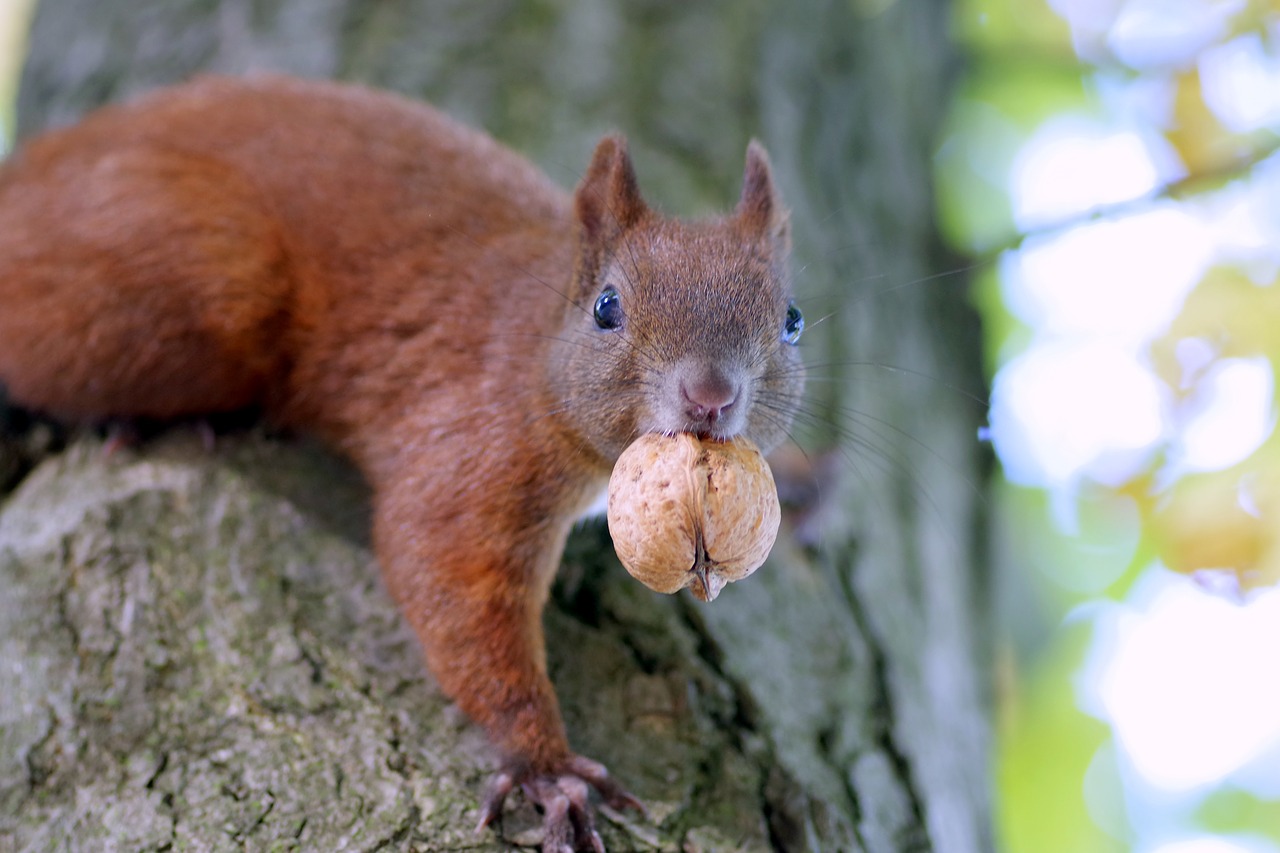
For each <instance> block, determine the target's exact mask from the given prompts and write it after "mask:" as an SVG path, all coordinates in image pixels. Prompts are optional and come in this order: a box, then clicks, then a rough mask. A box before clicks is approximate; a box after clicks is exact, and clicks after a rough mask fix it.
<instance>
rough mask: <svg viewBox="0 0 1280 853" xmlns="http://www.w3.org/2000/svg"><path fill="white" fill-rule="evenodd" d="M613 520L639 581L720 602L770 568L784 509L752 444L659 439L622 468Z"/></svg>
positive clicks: (622, 461) (615, 478)
mask: <svg viewBox="0 0 1280 853" xmlns="http://www.w3.org/2000/svg"><path fill="white" fill-rule="evenodd" d="M608 519H609V534H610V535H611V536H612V537H613V546H614V550H616V551H617V552H618V559H620V560H621V561H622V565H624V566H626V568H627V571H628V572H630V573H631V576H632V577H634V578H636V579H637V580H639V581H640V582H641V583H643V584H644V585H645V586H647V587H649V588H650V589H652V590H654V591H656V592H666V593H671V592H676V591H678V590H681V589H683V588H684V587H686V586H687V587H690V590H691V591H692V592H693V594H694V595H695V596H696V597H697V598H699V599H701V600H702V601H712V600H713V599H715V597H716V596H717V595H719V594H720V590H721V589H723V588H724V585H725V584H726V583H729V582H731V581H736V580H741V579H743V578H745V577H746V576H747V575H749V574H751V573H752V572H754V571H755V570H756V569H758V568H760V565H761V564H762V563H764V560H765V557H767V556H768V555H769V549H771V548H772V547H773V543H774V540H775V539H777V537H778V524H779V522H780V521H781V519H782V511H781V508H780V507H779V506H778V490H777V487H776V486H775V485H774V482H773V472H772V471H770V470H769V464H768V463H767V462H765V460H764V456H763V455H761V453H760V450H759V449H758V448H757V447H756V446H755V445H754V444H753V443H752V442H750V441H748V440H747V439H745V438H736V439H733V440H732V441H718V440H716V439H706V440H703V439H700V438H698V437H697V436H695V435H691V434H689V433H678V434H676V435H657V434H653V433H650V434H648V435H644V436H641V437H640V438H639V439H638V440H637V441H636V442H635V443H633V444H632V445H631V446H630V447H628V448H627V449H626V450H624V451H623V452H622V455H621V456H619V457H618V461H617V463H616V464H615V465H614V466H613V474H612V476H611V477H610V478H609V508H608Z"/></svg>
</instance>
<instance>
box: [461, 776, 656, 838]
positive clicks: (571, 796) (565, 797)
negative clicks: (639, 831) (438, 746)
mask: <svg viewBox="0 0 1280 853" xmlns="http://www.w3.org/2000/svg"><path fill="white" fill-rule="evenodd" d="M517 784H518V785H519V786H520V789H521V790H522V791H523V792H524V795H525V797H526V798H527V799H528V800H529V801H530V802H531V803H533V804H534V805H535V806H537V807H538V809H539V810H540V811H541V812H542V830H543V838H542V850H543V853H574V851H577V850H590V851H592V853H605V849H604V842H603V841H602V840H601V838H600V834H599V833H598V832H596V827H595V819H594V817H593V816H592V810H591V804H590V803H589V802H588V795H589V790H590V788H595V789H596V790H597V791H598V792H599V793H600V796H601V797H602V798H603V799H604V801H605V802H606V803H608V804H609V806H610V807H611V808H615V809H618V810H621V809H626V808H632V809H635V810H637V811H639V812H640V813H641V814H643V815H645V816H646V817H647V816H648V812H647V811H646V809H645V807H644V804H643V803H641V802H640V800H638V799H637V798H636V797H634V796H632V795H631V794H630V793H628V792H627V791H626V790H624V789H623V788H622V786H621V785H619V784H618V783H617V782H616V781H614V780H613V779H612V778H611V777H610V776H609V771H608V770H606V769H605V767H604V765H603V764H600V763H599V762H597V761H592V760H591V759H589V758H583V757H581V756H578V755H574V756H570V757H569V758H568V759H567V760H566V761H565V762H564V763H563V764H561V765H560V766H559V767H558V768H556V769H555V770H552V771H550V772H544V773H535V772H533V771H528V770H525V771H513V770H510V769H508V770H503V771H501V772H500V773H498V775H497V776H495V777H493V780H492V781H491V782H490V783H489V788H488V790H487V791H486V793H485V797H484V801H483V802H482V804H481V807H480V821H479V823H477V825H476V831H477V832H481V831H483V830H484V828H485V827H487V826H489V825H490V824H492V823H493V822H494V821H495V820H497V819H498V816H499V815H501V814H502V806H503V803H504V802H505V801H506V798H507V795H508V794H510V793H511V791H512V790H513V789H514V788H515V786H516V785H517Z"/></svg>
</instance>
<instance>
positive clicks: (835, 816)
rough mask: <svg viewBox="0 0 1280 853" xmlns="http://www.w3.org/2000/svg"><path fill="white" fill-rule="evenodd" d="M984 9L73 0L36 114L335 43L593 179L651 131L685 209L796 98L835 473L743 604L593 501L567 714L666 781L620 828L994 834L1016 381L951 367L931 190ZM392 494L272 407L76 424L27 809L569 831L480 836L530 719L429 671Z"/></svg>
mask: <svg viewBox="0 0 1280 853" xmlns="http://www.w3.org/2000/svg"><path fill="white" fill-rule="evenodd" d="M713 6H714V8H713ZM946 29H947V9H946V8H945V6H944V5H942V4H936V3H930V2H923V1H922V2H913V3H896V4H891V3H890V4H885V3H878V2H876V0H801V1H800V2H791V3H787V4H770V3H765V2H763V0H748V2H743V3H738V4H733V5H732V6H730V5H729V4H699V3H685V2H677V0H654V2H645V3H622V2H612V3H603V2H598V0H558V2H544V3H527V2H526V3H520V2H515V0H506V2H504V1H503V0H484V2H477V0H437V2H433V3H431V4H407V3H386V2H368V0H366V2H361V0H279V2H249V0H223V2H221V3H219V4H211V3H207V2H196V0H163V2H160V0H42V2H41V4H40V7H39V9H38V12H37V16H36V20H35V26H34V32H33V36H32V42H31V47H30V57H29V60H28V62H27V66H26V70H25V73H24V78H23V82H22V88H21V96H20V103H19V127H20V132H21V133H23V134H29V133H32V132H35V131H37V130H39V129H41V128H44V127H48V126H51V125H56V124H62V123H66V122H69V121H72V120H74V119H75V118H76V117H77V116H79V115H82V114H83V113H84V112H85V111H86V110H88V109H90V108H91V107H93V106H96V105H98V104H100V103H102V102H104V101H109V100H119V99H122V98H126V97H128V96H130V95H133V94H136V93H138V92H140V91H143V90H145V89H148V88H151V87H153V86H156V85H159V84H162V83H167V82H173V81H176V80H180V79H183V78H185V77H187V76H189V75H191V74H192V73H195V72H197V71H220V72H234V73H241V72H247V71H257V70H263V69H272V70H283V71H289V72H293V73H300V74H307V75H313V76H325V77H337V78H344V79H351V80H357V81H362V82H366V83H370V84H373V85H378V86H382V87H387V88H392V89H396V90H399V91H402V92H407V93H410V94H412V95H414V96H417V97H421V98H423V99H426V100H429V101H432V102H434V103H436V104H437V105H439V106H441V107H443V108H444V109H445V110H447V111H448V112H450V113H452V114H454V115H455V116H457V117H459V118H461V119H463V120H466V121H468V122H470V123H472V124H475V125H478V126H481V127H484V128H486V129H488V130H489V131H490V132H492V133H493V134H494V135H495V136H497V137H498V138H500V139H502V140H503V141H505V142H507V143H509V144H510V145H512V147H514V148H516V149H517V150H520V151H522V152H524V153H526V154H528V155H529V156H530V157H532V158H533V159H534V160H535V161H537V162H539V163H540V164H542V165H543V166H544V168H546V170H547V171H548V173H549V174H551V175H552V176H553V177H554V178H555V179H556V180H558V181H559V182H560V183H561V184H563V185H566V186H571V185H572V184H573V183H574V182H576V180H577V178H578V176H579V173H580V171H581V170H582V169H583V168H584V167H585V164H586V163H587V159H588V155H589V153H590V150H591V148H592V146H593V144H594V142H595V140H596V138H597V137H598V136H599V134H600V133H601V132H603V131H606V130H609V129H613V128H617V129H620V130H622V131H623V132H625V133H626V134H627V135H628V137H629V138H630V140H631V144H632V150H633V153H634V155H635V158H636V161H637V170H638V172H639V175H640V181H641V184H642V186H643V187H644V190H645V193H646V195H647V197H649V198H650V199H652V200H653V201H655V202H658V203H660V204H662V205H663V206H664V207H665V208H666V209H668V210H673V211H677V212H680V213H682V214H686V215H697V214H700V213H704V212H708V211H710V210H712V209H717V208H724V207H726V206H728V205H729V204H731V203H732V202H733V201H734V200H735V198H736V185H737V181H738V180H739V176H740V175H741V164H742V157H743V152H744V149H745V145H746V141H747V140H748V139H749V138H750V137H751V136H753V135H755V136H759V137H760V138H761V139H762V141H764V142H765V144H766V147H767V148H768V149H769V151H770V153H771V155H772V158H773V161H774V165H775V169H776V178H777V181H778V183H779V185H780V187H781V189H782V192H783V195H784V198H785V199H786V200H787V202H788V204H789V205H790V207H791V208H792V230H793V233H794V235H795V243H796V256H795V261H794V264H793V268H794V269H795V270H797V271H798V272H797V285H798V290H799V292H800V294H801V296H802V306H803V307H804V308H805V311H806V314H807V316H808V317H809V320H810V324H811V329H810V331H809V332H807V333H806V338H805V341H804V344H803V346H804V349H805V352H806V356H807V357H806V361H808V362H809V363H811V364H813V365H815V367H813V368H811V373H810V375H811V382H810V389H811V393H810V395H809V400H810V401H809V404H808V414H807V416H806V417H805V419H804V420H805V422H806V423H804V424H802V425H800V426H801V427H802V428H800V429H798V430H797V432H798V435H799V437H800V438H801V439H802V440H803V442H804V443H805V444H806V446H807V447H809V448H811V451H812V452H811V455H812V456H813V458H815V459H818V460H830V462H829V463H820V465H819V468H820V474H821V482H822V483H823V489H822V496H821V499H820V500H819V502H818V504H817V508H816V509H814V510H813V511H812V512H810V513H809V514H808V515H807V516H806V517H804V518H803V520H801V519H799V518H797V517H794V516H793V517H792V518H791V520H790V522H789V523H790V531H791V532H790V533H789V534H787V535H784V537H783V539H782V540H780V543H779V545H778V547H777V548H776V549H775V553H774V556H773V557H772V558H771V561H770V563H769V565H767V566H766V567H765V568H764V569H762V570H761V571H760V572H758V573H757V574H756V575H755V576H753V577H752V578H751V579H750V580H749V581H746V582H744V583H741V584H736V585H734V586H733V587H731V588H729V589H727V590H726V591H725V593H724V594H723V595H722V596H721V597H720V599H718V600H717V601H716V602H715V604H714V605H711V606H704V605H699V604H698V603H697V602H695V601H693V600H691V599H690V598H688V597H687V596H686V595H684V594H681V595H680V596H676V597H662V596H657V595H654V594H651V593H649V592H648V591H647V590H645V589H643V588H642V587H640V586H639V585H638V584H636V583H635V582H634V581H632V580H631V579H630V578H628V577H627V576H626V575H625V573H623V572H622V571H621V569H620V568H619V567H618V566H617V564H616V561H615V560H614V559H613V557H612V554H611V551H610V549H609V547H608V538H607V534H605V533H604V532H603V530H602V529H601V528H600V527H599V526H589V527H587V528H586V529H584V530H582V531H581V532H580V533H579V534H577V535H576V536H575V537H574V539H573V540H572V542H571V543H570V547H569V552H568V554H567V556H566V560H565V568H564V570H563V571H562V573H561V579H560V581H559V582H558V585H557V588H556V594H555V600H554V602H553V605H552V606H551V607H550V608H549V610H548V613H547V617H546V618H547V621H548V623H549V625H551V626H553V630H551V631H550V632H549V635H550V636H549V640H550V649H549V655H550V658H551V667H552V676H553V680H554V681H555V683H556V685H557V689H558V691H559V694H560V697H561V701H562V705H563V708H564V711H565V717H566V723H567V725H568V728H569V732H570V738H571V740H573V742H574V746H575V747H576V748H577V749H580V750H581V751H582V752H584V753H586V754H588V755H592V756H593V757H596V758H599V759H600V760H602V761H604V762H605V763H606V764H608V765H609V766H610V768H611V769H612V770H613V771H614V773H615V775H617V776H618V777H620V778H621V779H622V780H624V781H625V782H626V783H627V784H628V785H629V786H631V787H632V789H633V790H634V792H635V793H636V794H637V795H639V796H640V797H641V798H642V799H643V800H645V802H646V803H647V804H648V805H649V807H650V809H651V811H652V819H651V820H649V821H646V820H642V819H638V818H634V817H632V816H630V815H616V814H613V813H611V812H608V811H607V810H606V812H605V819H604V820H602V821H601V823H602V831H603V834H604V835H605V840H606V843H607V844H608V846H609V849H610V850H654V849H660V850H767V849H780V850H869V851H881V850H928V849H937V850H943V851H970V850H973V851H977V850H987V849H990V848H991V847H992V841H991V831H990V827H989V817H990V815H989V811H990V803H989V790H988V784H989V783H988V773H987V770H988V768H987V753H988V747H989V737H990V734H989V721H988V711H989V708H988V696H987V690H988V686H987V675H988V672H987V660H988V648H987V637H986V634H985V629H984V626H985V623H986V618H987V615H988V609H987V601H986V597H985V595H984V593H985V590H984V589H983V587H982V582H981V579H982V577H983V575H982V568H981V567H982V560H983V558H984V555H983V553H982V550H981V549H982V546H983V542H982V536H981V535H980V531H981V530H982V524H983V520H982V517H981V515H982V513H981V500H980V496H979V492H980V491H981V488H982V477H983V472H982V458H983V453H982V452H981V450H980V448H979V447H978V446H977V443H976V439H975V435H976V429H977V425H978V421H979V418H980V417H981V414H982V413H981V411H980V409H979V407H977V406H975V405H973V404H972V403H966V401H965V400H964V399H963V397H962V396H961V395H958V394H956V393H954V392H953V391H952V390H951V389H955V388H975V387H977V386H979V385H980V362H979V354H978V347H979V339H978V337H977V334H976V331H975V326H976V321H975V319H974V317H973V315H972V313H971V312H970V311H969V310H968V308H967V307H966V293H965V288H964V285H963V282H961V281H958V280H956V279H955V278H946V279H942V280H941V283H939V282H934V283H922V279H923V278H924V277H925V276H928V275H929V274H931V273H936V272H939V271H943V270H946V269H948V268H949V266H950V265H951V264H953V261H951V260H950V259H948V258H947V257H946V255H945V253H944V252H943V251H942V250H941V248H940V246H939V242H938V238H937V235H936V233H935V231H934V227H933V225H932V199H931V194H930V193H931V190H930V178H931V157H932V146H933V145H934V140H935V139H936V131H937V126H938V123H939V117H940V116H941V115H942V114H943V112H944V110H945V106H946V99H947V96H948V81H949V79H950V78H951V77H952V76H953V74H954V71H955V69H954V61H953V56H952V54H951V52H950V50H951V48H950V46H949V45H948V43H947V40H946ZM908 285H910V286H908ZM0 310H3V309H2V308H0ZM820 319H821V320H822V321H823V322H815V321H817V320H820ZM889 367H893V368H898V370H889V369H888V368H889ZM924 377H930V378H929V379H925V378H924ZM827 447H829V448H831V450H830V451H829V452H823V450H822V449H823V448H827ZM3 452H4V451H3V450H0V454H2V453H3ZM10 453H12V451H10ZM11 461H12V460H10V462H11ZM4 463H5V459H3V458H0V472H3V471H4V469H5V464H4ZM366 515H367V500H366V496H365V494H364V492H363V489H362V487H361V485H360V484H359V483H358V482H357V481H356V480H355V478H354V477H353V475H352V474H351V473H350V472H349V471H348V470H347V469H346V468H345V467H343V466H342V465H340V464H337V463H335V462H334V461H333V460H332V459H331V458H329V457H328V456H326V455H325V454H324V453H322V452H319V451H317V450H315V449H314V448H310V447H308V446H305V445H300V444H298V443H296V442H286V441H281V440H277V439H272V438H269V437H265V436H263V435H258V434H254V435H249V436H238V437H233V438H230V439H221V440H220V441H219V444H218V447H217V449H216V450H215V451H214V452H209V451H207V450H206V449H205V448H204V447H203V445H202V442H201V441H199V440H198V438H197V437H196V435H195V433H194V432H193V431H191V430H184V429H181V428H179V429H176V430H174V431H173V432H171V433H170V434H168V435H166V436H164V437H162V438H161V439H159V440H156V441H153V442H150V443H148V444H146V445H144V446H143V447H142V448H140V449H137V450H127V451H124V452H121V453H118V454H116V455H114V456H111V457H107V456H105V455H104V454H103V453H102V452H101V446H100V444H98V443H96V442H95V441H94V440H92V439H81V440H79V441H78V442H76V443H73V444H72V445H71V446H70V447H69V448H68V449H67V450H66V451H65V452H63V453H61V454H59V455H55V456H52V457H50V458H48V459H46V460H44V461H43V462H42V463H41V464H40V466H39V467H38V468H36V470H35V471H34V472H32V473H31V474H29V475H28V476H27V477H26V478H25V480H23V481H22V482H21V484H20V485H19V486H18V487H17V489H16V490H15V491H14V492H13V493H12V494H11V495H10V496H9V497H8V499H7V501H6V503H5V504H4V506H3V512H2V513H0V588H3V589H4V590H5V595H4V596H3V597H2V598H0V649H2V650H3V651H2V652H0V660H3V661H4V663H5V666H4V670H3V674H2V675H0V848H4V849H11V848H12V849H20V850H28V849H29V850H46V849H90V848H92V849H99V848H100V849H138V850H142V849H148V850H149V849H170V848H187V849H198V850H213V849H217V850H222V849H236V848H240V849H253V850H265V849H305V850H326V851H328V850H348V849H362V850H369V849H416V850H453V849H469V850H474V849H494V850H497V849H507V844H508V843H515V844H522V845H530V844H533V843H536V840H537V829H536V827H537V820H536V816H535V815H533V813H532V811H531V810H530V809H528V808H527V807H521V808H518V809H515V810H513V811H510V812H509V813H508V815H507V817H506V819H505V820H504V822H503V825H502V826H501V827H500V829H501V835H500V836H499V835H495V834H493V833H485V834H481V835H480V836H478V837H477V836H476V835H474V833H473V830H472V827H473V825H474V822H475V819H476V813H477V812H476V809H477V796H478V791H479V788H480V785H481V784H482V782H483V779H484V778H485V776H486V774H487V773H488V772H489V770H490V769H491V768H492V760H493V759H492V756H491V755H490V753H489V752H488V749H487V746H486V744H485V741H484V738H483V736H482V734H481V733H480V732H479V731H478V730H477V729H475V728H474V727H473V726H472V725H471V724H470V723H468V722H467V721H466V720H465V719H463V718H462V717H461V716H460V715H459V714H458V713H457V712H456V710H453V709H451V707H450V705H449V703H448V702H447V700H446V699H445V698H444V697H443V696H442V695H441V694H440V693H439V691H438V690H437V688H436V687H435V686H434V684H433V682H432V681H431V680H430V678H429V677H428V676H426V675H425V674H424V670H423V667H422V663H421V658H420V652H419V650H418V648H417V646H416V644H415V641H414V639H413V637H412V635H411V634H410V632H409V631H408V630H407V628H406V627H405V625H404V624H403V622H402V620H401V619H400V617H399V615H398V614H397V613H396V611H395V609H394V607H393V605H392V604H391V603H390V601H389V599H388V596H387V594H386V592H385V590H384V589H383V588H382V586H381V584H380V581H379V579H378V576H377V572H376V567H375V566H374V565H373V564H372V560H371V557H370V555H369V552H368V549H367V541H366V537H367V532H366V530H365V521H366ZM503 839H505V841H504V840H503Z"/></svg>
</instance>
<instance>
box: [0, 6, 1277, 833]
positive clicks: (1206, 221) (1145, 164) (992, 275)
mask: <svg viewBox="0 0 1280 853" xmlns="http://www.w3.org/2000/svg"><path fill="white" fill-rule="evenodd" d="M899 2H905V0H899ZM31 7H32V0H0V103H2V104H3V107H2V108H0V136H2V137H3V140H4V143H3V145H0V147H7V145H8V143H9V137H10V135H11V131H10V128H11V127H12V109H11V108H12V103H13V98H14V90H15V85H16V76H17V71H18V66H19V64H20V61H21V55H22V50H21V45H22V38H23V33H24V31H25V26H26V23H27V21H28V20H29V15H30V11H31ZM953 31H954V35H955V38H956V39H957V41H958V42H959V43H960V44H961V45H962V46H963V49H964V51H965V53H966V57H967V63H966V70H965V74H964V76H963V78H962V79H961V80H960V81H958V84H957V86H956V89H955V93H954V100H953V103H952V107H951V114H950V118H949V121H948V122H947V129H946V131H945V133H944V134H943V137H942V138H941V139H939V140H938V144H937V155H936V169H937V196H938V211H937V215H938V218H939V222H940V224H941V226H942V228H943V229H944V231H945V233H946V234H947V235H948V237H949V239H950V240H951V242H952V244H953V246H954V247H955V249H956V250H957V251H959V252H960V253H962V254H964V255H968V256H970V257H972V258H973V259H974V263H975V266H974V267H973V270H972V271H971V275H972V277H973V280H974V282H975V285H974V292H973V299H974V302H975V304H976V305H977V306H978V307H979V309H980V311H981V313H982V315H983V318H984V321H985V328H986V353H987V364H988V369H989V375H990V381H991V395H990V415H989V424H990V425H989V428H987V429H986V430H984V433H983V435H982V436H980V437H981V438H983V439H985V440H989V441H990V442H991V445H992V447H993V448H994V450H995V453H996V455H997V457H998V460H999V462H1000V466H999V468H1000V472H1001V475H1002V476H998V478H997V482H996V483H994V484H993V486H992V493H993V498H992V501H993V513H992V515H993V518H994V521H993V523H994V525H995V535H994V536H993V541H994V543H995V547H996V549H997V552H998V554H997V555H998V559H997V560H996V563H997V565H998V566H999V567H1000V577H999V578H998V579H997V582H996V583H995V584H994V585H993V589H994V590H995V594H996V596H997V597H998V602H997V605H998V606H997V612H998V613H999V615H1000V625H999V637H1000V643H999V653H998V654H999V658H998V660H997V665H996V667H995V668H994V671H995V673H996V678H997V685H996V697H997V702H996V708H995V713H996V716H997V721H996V722H997V731H998V737H997V742H996V747H995V749H996V755H995V760H994V762H993V764H994V767H995V773H996V780H995V791H996V802H997V807H996V808H997V815H996V820H997V836H998V838H999V839H1000V842H1001V846H1002V849H1004V850H1006V851H1016V853H1024V852H1026V853H1029V852H1030V851H1035V853H1046V851H1047V852H1048V853H1052V851H1109V850H1117V851H1120V850H1132V851H1141V853H1234V851H1251V853H1254V852H1256V853H1271V851H1280V663H1278V662H1277V659H1278V657H1280V593H1278V592H1277V591H1276V590H1275V585H1276V582H1277V580H1280V440H1277V438H1276V437H1275V436H1274V426H1275V419H1276V417H1275V401H1274V385H1275V379H1274V378H1275V364H1276V360H1277V358H1278V357H1280V333H1276V332H1273V329H1277V328H1280V298H1278V295H1280V288H1278V287H1277V285H1276V280H1277V276H1278V275H1280V153H1277V148H1278V146H1280V136H1278V134H1280V43H1278V41H1277V40H1278V39H1280V3H1275V2H1269V0H1221V2H1216V1H1215V0H1054V2H1044V0H956V2H954V4H953ZM935 272H937V273H939V274H945V273H948V272H951V270H937V271H935ZM942 281H944V282H945V278H944V279H942ZM888 285H889V286H890V287H893V286H894V283H893V282H889V283H888Z"/></svg>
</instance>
